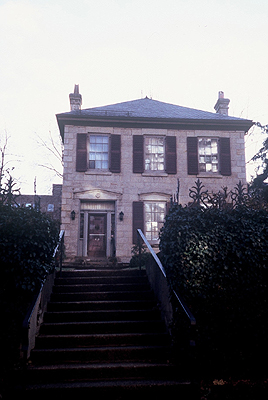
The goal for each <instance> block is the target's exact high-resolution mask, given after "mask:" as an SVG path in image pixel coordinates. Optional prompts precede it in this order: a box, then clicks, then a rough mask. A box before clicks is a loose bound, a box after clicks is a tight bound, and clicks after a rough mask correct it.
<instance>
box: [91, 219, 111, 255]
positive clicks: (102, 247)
mask: <svg viewBox="0 0 268 400" xmlns="http://www.w3.org/2000/svg"><path fill="white" fill-rule="evenodd" d="M106 235H107V215H106V214H89V218H88V247H87V248H88V256H89V257H97V258H98V257H106Z"/></svg>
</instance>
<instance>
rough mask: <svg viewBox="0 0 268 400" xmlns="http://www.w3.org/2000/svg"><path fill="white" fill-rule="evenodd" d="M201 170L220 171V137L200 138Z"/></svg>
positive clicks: (199, 158) (199, 157)
mask: <svg viewBox="0 0 268 400" xmlns="http://www.w3.org/2000/svg"><path fill="white" fill-rule="evenodd" d="M198 163H199V172H212V173H218V172H219V156H218V139H217V138H215V139H214V138H198Z"/></svg>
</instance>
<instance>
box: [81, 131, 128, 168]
mask: <svg viewBox="0 0 268 400" xmlns="http://www.w3.org/2000/svg"><path fill="white" fill-rule="evenodd" d="M87 169H89V170H96V171H98V170H103V171H105V170H106V171H107V170H110V171H111V172H113V173H120V172H121V136H120V135H110V136H109V135H98V134H89V135H87V134H84V133H78V134H77V144H76V171H78V172H85V171H87Z"/></svg>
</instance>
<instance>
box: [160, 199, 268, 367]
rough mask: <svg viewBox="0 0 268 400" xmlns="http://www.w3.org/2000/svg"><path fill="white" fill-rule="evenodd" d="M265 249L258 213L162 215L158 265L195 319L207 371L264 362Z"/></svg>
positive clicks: (265, 227) (265, 216)
mask: <svg viewBox="0 0 268 400" xmlns="http://www.w3.org/2000/svg"><path fill="white" fill-rule="evenodd" d="M267 243H268V213H267V212H266V211H264V210H251V209H249V208H247V207H242V206H241V207H237V208H236V209H234V210H229V209H224V210H220V209H218V208H211V209H203V208H201V207H192V208H191V207H182V206H177V205H176V206H173V207H172V208H171V210H170V213H169V215H168V216H167V217H166V221H165V224H164V227H163V228H162V230H161V233H160V250H161V253H162V259H163V263H164V266H165V269H166V272H167V276H168V281H169V284H170V286H171V287H172V288H173V289H175V290H177V291H178V292H179V293H180V294H181V295H182V296H183V297H184V299H185V300H186V303H188V305H189V306H190V308H191V309H192V312H193V314H194V315H195V316H196V319H197V326H198V331H197V345H198V349H199V356H200V360H201V361H200V362H201V363H202V365H203V367H204V366H205V365H206V366H207V368H208V371H211V372H213V373H215V371H216V370H218V371H221V372H223V371H225V373H227V374H228V373H229V372H230V370H232V371H233V372H234V371H235V370H237V368H240V369H241V368H242V369H243V370H250V369H251V365H252V363H256V362H259V361H260V360H262V362H263V363H264V362H265V359H264V357H263V358H262V355H263V354H264V353H265V351H266V350H267V344H266V337H267V334H268V329H267V327H266V326H267V323H266V322H265V321H267V317H268V311H267V305H268V290H267V277H268V273H267V265H268V253H267ZM176 325H177V327H178V326H179V325H180V321H179V320H177V321H175V326H176ZM175 332H177V330H176V329H175ZM264 350H265V351H264ZM260 365H261V362H260ZM262 365H264V364H262ZM255 371H256V367H255Z"/></svg>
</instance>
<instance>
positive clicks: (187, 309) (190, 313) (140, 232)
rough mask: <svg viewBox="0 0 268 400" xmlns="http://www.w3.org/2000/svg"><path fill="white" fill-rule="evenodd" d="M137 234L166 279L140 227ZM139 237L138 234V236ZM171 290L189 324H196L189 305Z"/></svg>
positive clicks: (160, 264)
mask: <svg viewBox="0 0 268 400" xmlns="http://www.w3.org/2000/svg"><path fill="white" fill-rule="evenodd" d="M137 232H138V234H139V235H140V237H141V238H142V240H143V241H144V243H145V244H146V246H147V247H148V250H149V251H150V253H151V255H152V257H153V258H154V260H155V262H156V264H157V265H158V267H159V269H160V271H161V272H162V274H163V276H164V277H165V279H167V275H166V271H165V269H164V267H163V265H162V263H161V261H160V260H159V258H158V257H157V255H156V253H155V251H154V250H153V248H152V246H151V245H150V243H149V242H148V240H147V239H146V237H145V235H144V233H143V232H142V230H141V229H137ZM138 237H139V236H138ZM172 292H173V294H174V296H175V298H176V299H177V300H178V302H179V303H180V305H181V307H182V309H183V311H184V312H185V314H186V315H187V317H188V318H189V320H190V324H191V325H192V326H195V325H196V319H195V317H194V316H193V314H192V312H191V311H190V309H189V307H188V306H187V304H186V303H185V301H184V300H183V299H182V298H181V296H180V295H179V294H178V293H177V292H176V291H175V290H174V289H172Z"/></svg>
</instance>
